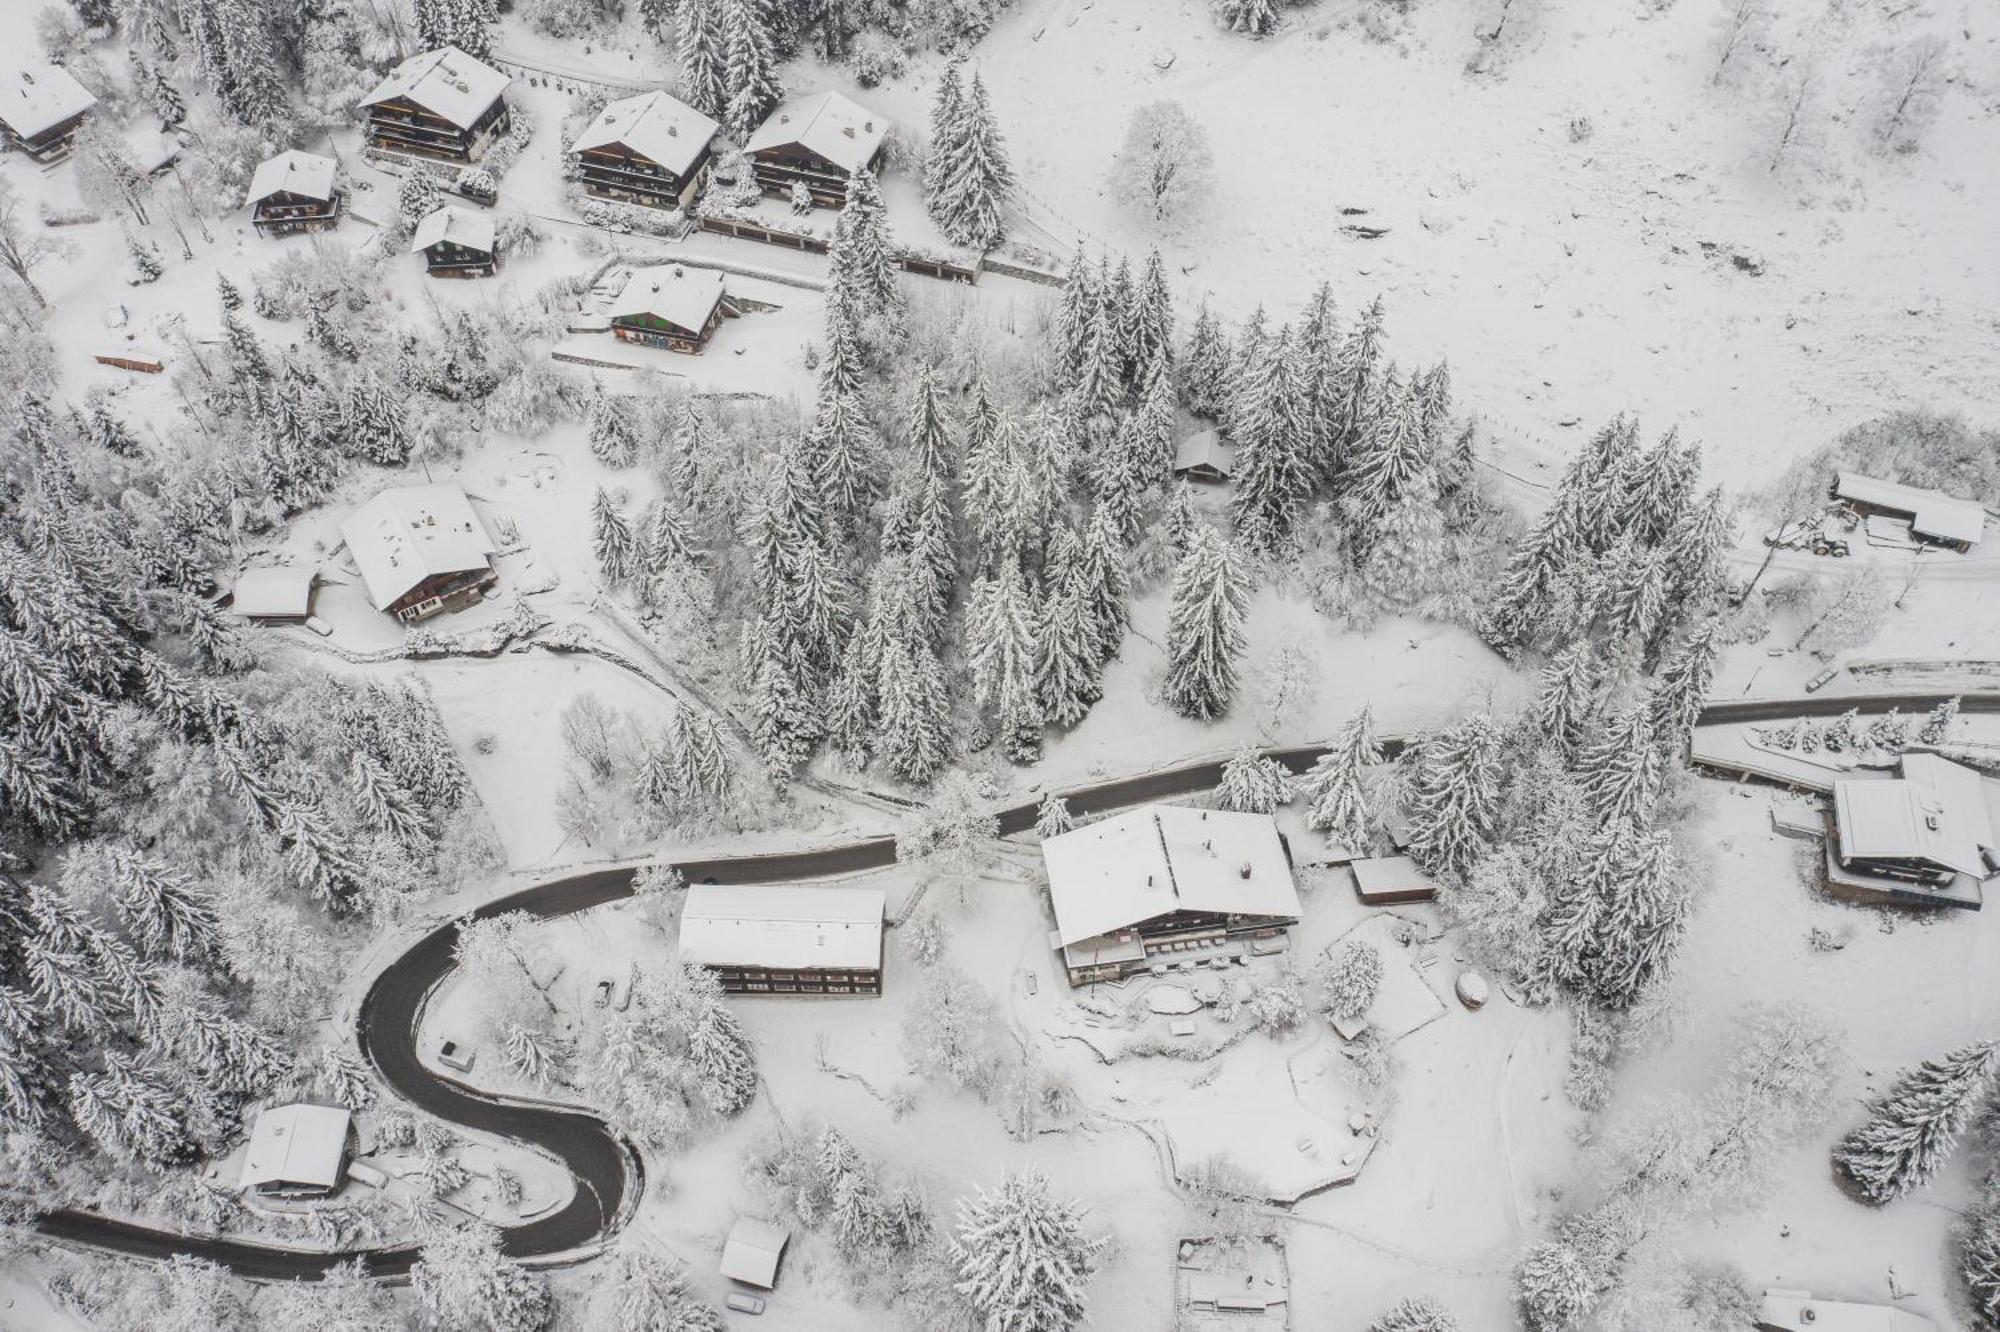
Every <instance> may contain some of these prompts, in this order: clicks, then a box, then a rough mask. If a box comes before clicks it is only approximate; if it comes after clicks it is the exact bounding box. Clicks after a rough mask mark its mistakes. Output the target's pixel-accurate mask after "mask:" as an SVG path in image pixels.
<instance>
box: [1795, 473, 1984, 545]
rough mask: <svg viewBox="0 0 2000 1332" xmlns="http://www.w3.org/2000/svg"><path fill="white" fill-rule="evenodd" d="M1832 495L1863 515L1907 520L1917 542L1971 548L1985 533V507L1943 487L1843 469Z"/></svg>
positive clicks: (1834, 484)
mask: <svg viewBox="0 0 2000 1332" xmlns="http://www.w3.org/2000/svg"><path fill="white" fill-rule="evenodd" d="M1833 495H1834V498H1835V499H1838V500H1840V501H1841V502H1842V503H1844V504H1846V505H1847V506H1848V507H1849V508H1851V509H1853V510H1855V511H1856V512H1857V513H1860V514H1861V515H1863V516H1864V517H1866V516H1868V515H1871V514H1880V515H1883V516H1885V517H1888V518H1893V519H1897V520H1899V521H1902V522H1907V523H1908V524H1909V525H1910V535H1911V536H1913V537H1915V538H1916V539H1917V540H1918V541H1922V542H1927V543H1928V544H1930V545H1934V546H1943V547H1945V548H1946V549H1948V550H1957V551H1968V550H1971V549H1972V548H1973V547H1974V546H1976V545H1978V544H1979V542H1980V539H1981V538H1982V537H1984V536H1985V535H1986V510H1985V509H1983V508H1981V507H1980V506H1979V505H1977V504H1975V503H1973V502H1972V501H1971V500H1962V499H1955V498H1953V497H1952V496H1950V495H1947V494H1945V493H1944V492H1943V491H1941V490H1925V489H1923V488H1921V487H1918V486H1906V485H1902V484H1900V483H1899V482H1895V481H1883V480H1879V479H1878V478H1876V477H1872V476H1863V475H1861V474H1860V473H1859V472H1841V473H1839V474H1838V475H1837V476H1836V477H1835V478H1834V483H1833Z"/></svg>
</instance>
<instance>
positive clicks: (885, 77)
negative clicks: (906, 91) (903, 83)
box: [847, 29, 907, 88]
mask: <svg viewBox="0 0 2000 1332" xmlns="http://www.w3.org/2000/svg"><path fill="white" fill-rule="evenodd" d="M906 63H907V62H906V59H905V57H904V54H903V48H902V47H901V46H899V45H897V43H896V42H895V40H894V39H893V38H891V37H889V36H888V34H886V33H881V32H876V31H874V30H873V29H870V30H869V31H867V32H864V33H862V34H861V35H860V36H859V37H856V38H855V39H854V45H853V47H852V49H850V50H849V52H848V56H847V64H848V67H849V68H850V69H852V70H853V71H854V81H855V82H856V83H858V84H860V85H861V86H862V87H864V88H873V87H874V86H876V85H877V84H879V83H886V82H890V81H892V80H895V79H900V78H901V77H903V69H904V67H905V65H906Z"/></svg>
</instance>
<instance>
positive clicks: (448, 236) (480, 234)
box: [410, 204, 493, 254]
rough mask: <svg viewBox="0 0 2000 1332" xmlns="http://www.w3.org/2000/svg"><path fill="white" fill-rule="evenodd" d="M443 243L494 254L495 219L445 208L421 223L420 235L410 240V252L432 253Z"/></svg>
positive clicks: (433, 211) (431, 213)
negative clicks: (431, 249) (433, 249)
mask: <svg viewBox="0 0 2000 1332" xmlns="http://www.w3.org/2000/svg"><path fill="white" fill-rule="evenodd" d="M440 241H450V242H451V243H452V244H453V245H463V246H465V247H467V248H468V249H473V250H478V251H480V252H482V253H484V254H491V253H493V219H492V218H491V217H489V216H488V215H487V214H485V213H475V212H473V211H472V210H471V209H469V208H458V207H455V206H453V205H452V204H442V205H440V206H438V207H437V208H433V209H432V210H431V211H430V212H428V213H426V214H424V220H423V221H421V222H419V223H417V230H416V234H414V235H413V236H411V237H410V250H411V252H412V253H415V252H416V251H418V250H428V249H430V248H431V246H433V245H436V244H438V243H439V242H440Z"/></svg>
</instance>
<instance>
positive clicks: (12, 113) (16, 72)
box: [0, 23, 97, 139]
mask: <svg viewBox="0 0 2000 1332" xmlns="http://www.w3.org/2000/svg"><path fill="white" fill-rule="evenodd" d="M25 28H26V25H25V23H24V24H23V31H21V32H20V33H18V34H16V36H17V37H18V38H19V40H20V42H21V44H22V46H23V47H25V46H27V45H28V34H27V32H26V31H25ZM96 105H97V98H95V97H94V96H92V95H91V92H90V89H88V88H86V87H84V86H83V85H82V84H81V83H78V82H77V81H76V76H75V75H74V74H72V73H70V72H69V71H68V70H66V69H64V68H63V67H62V66H60V65H50V64H45V63H43V62H42V61H39V60H21V59H18V58H11V57H7V56H0V121H5V122H6V124H7V128H9V129H11V130H13V131H14V133H16V134H18V135H20V136H21V137H22V138H24V139H32V138H34V137H35V136H36V135H37V134H41V133H43V132H45V131H47V130H52V129H54V128H55V127H56V126H58V125H60V124H62V123H63V122H64V121H65V120H68V119H69V118H70V117H71V116H77V115H81V114H83V113H84V112H85V111H88V110H90V108H91V107H93V106H96Z"/></svg>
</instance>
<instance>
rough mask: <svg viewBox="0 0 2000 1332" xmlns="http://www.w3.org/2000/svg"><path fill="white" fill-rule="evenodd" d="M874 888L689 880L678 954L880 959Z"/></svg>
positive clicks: (719, 962) (752, 960) (740, 960)
mask: <svg viewBox="0 0 2000 1332" xmlns="http://www.w3.org/2000/svg"><path fill="white" fill-rule="evenodd" d="M882 906H883V892H882V890H881V889H880V888H796V887H785V886H775V885H770V884H745V885H733V884H712V883H705V884H696V885H695V886H694V887H692V888H689V889H688V891H687V903H686V905H685V906H683V907H682V909H681V960H682V961H684V962H700V963H702V964H703V965H705V966H712V967H731V966H735V967H743V966H748V967H780V968H787V969H798V968H814V967H832V968H840V969H844V970H874V969H875V968H877V967H880V966H881V965H882Z"/></svg>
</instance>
